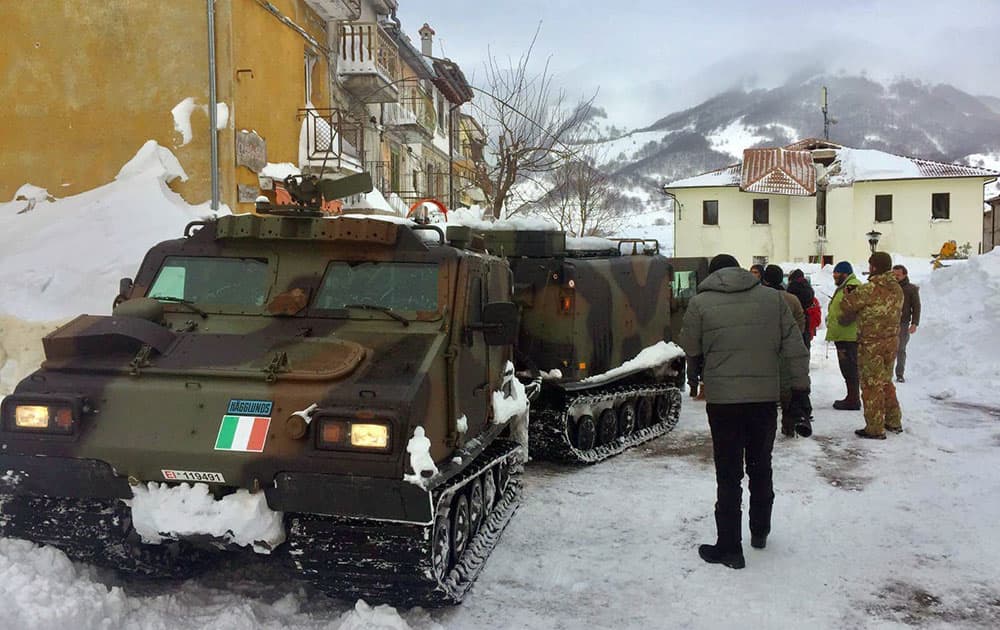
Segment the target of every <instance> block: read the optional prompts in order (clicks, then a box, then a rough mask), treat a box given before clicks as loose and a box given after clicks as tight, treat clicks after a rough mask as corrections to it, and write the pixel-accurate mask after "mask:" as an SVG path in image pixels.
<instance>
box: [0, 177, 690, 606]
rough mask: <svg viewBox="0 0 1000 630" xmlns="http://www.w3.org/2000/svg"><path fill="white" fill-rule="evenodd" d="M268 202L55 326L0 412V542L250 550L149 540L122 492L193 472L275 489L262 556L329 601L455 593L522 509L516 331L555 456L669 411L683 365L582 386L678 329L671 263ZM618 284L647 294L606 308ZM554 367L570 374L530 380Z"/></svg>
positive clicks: (227, 485)
mask: <svg viewBox="0 0 1000 630" xmlns="http://www.w3.org/2000/svg"><path fill="white" fill-rule="evenodd" d="M361 181H362V184H363V187H366V188H367V189H368V190H370V179H367V178H364V177H362V179H361ZM355 183H357V182H355ZM312 184H314V183H310V182H308V181H303V182H294V181H289V182H286V187H287V188H288V189H289V190H290V192H291V193H292V196H293V198H295V199H296V200H297V201H299V202H300V203H301V204H303V205H306V206H310V207H319V206H321V205H322V201H324V200H327V199H332V198H335V195H334V192H336V191H333V192H331V191H330V190H329V189H328V188H327V189H324V188H323V187H322V186H320V187H319V188H317V187H316V186H314V185H312ZM350 187H351V185H350V184H341V191H340V196H344V195H345V194H348V193H346V192H344V188H350ZM259 209H260V210H261V211H264V212H266V213H265V214H260V215H239V216H227V217H222V218H219V219H218V220H212V221H205V222H196V223H194V224H192V225H189V226H188V228H187V229H186V230H185V233H184V237H183V238H180V239H177V240H172V241H166V242H163V243H160V244H159V245H157V246H155V247H153V248H152V249H151V250H150V251H149V252H148V253H147V255H146V257H145V259H144V260H143V263H142V265H141V267H140V268H139V271H138V273H137V275H136V277H135V280H134V282H133V281H131V280H128V279H126V280H123V283H122V287H121V291H120V295H119V297H118V299H117V300H116V302H118V304H117V305H116V307H115V310H114V314H113V315H111V316H89V315H83V316H80V317H78V318H77V319H75V320H73V321H71V322H70V323H68V324H67V325H65V326H63V327H62V328H60V329H58V330H56V331H55V332H53V333H51V334H50V335H48V336H47V337H46V338H45V339H44V341H43V345H44V349H45V354H46V359H45V362H44V363H43V364H42V366H41V368H40V369H39V370H38V371H37V372H35V373H34V374H32V375H31V376H29V377H28V378H26V379H25V380H24V381H22V382H21V383H20V384H19V385H18V387H17V388H16V390H15V392H14V393H13V394H12V395H10V396H8V397H7V398H6V399H4V401H3V405H2V409H0V416H2V427H0V471H3V472H4V474H2V475H0V534H2V535H5V536H12V537H19V538H25V539H28V540H33V541H36V542H39V543H43V544H51V545H53V546H56V547H58V548H60V549H62V550H64V551H65V552H66V553H67V554H68V555H70V556H71V557H73V558H77V559H81V560H86V561H90V562H95V563H99V564H105V565H109V566H112V567H115V568H118V569H121V570H125V571H130V572H139V573H145V574H150V575H163V574H177V573H186V572H188V571H189V570H190V571H193V570H196V569H198V568H200V566H201V562H202V561H210V560H211V558H212V557H214V556H215V554H214V553H209V552H214V551H218V550H219V549H227V550H229V551H232V552H234V553H236V552H237V551H238V550H236V549H233V547H234V545H233V543H232V540H231V539H229V538H227V537H225V536H220V535H219V534H218V533H217V532H216V533H211V532H208V531H204V532H197V531H195V532H194V533H191V532H187V533H184V534H179V533H177V532H174V531H162V530H160V531H159V532H158V533H159V534H161V535H162V537H163V539H164V540H163V543H162V544H147V542H143V541H142V540H141V539H140V536H139V533H138V531H137V530H138V523H137V522H136V521H135V517H136V512H135V506H136V503H135V500H132V502H131V506H130V504H128V503H126V501H128V500H130V499H132V497H133V495H135V496H136V497H138V496H139V491H140V489H144V488H146V485H147V483H148V482H159V483H161V484H164V486H163V487H170V488H171V489H183V488H180V487H179V485H178V484H179V482H184V481H188V482H202V483H205V484H207V487H208V488H210V490H211V493H212V495H213V496H214V498H215V500H216V502H217V503H221V502H224V501H225V500H226V499H227V498H229V497H231V496H235V495H239V494H240V493H243V494H245V493H246V491H249V492H250V493H252V495H247V496H254V497H258V498H261V497H263V499H262V500H266V504H265V505H264V509H269V510H272V511H274V512H276V513H279V514H280V515H281V516H280V518H283V523H284V528H285V541H284V543H283V544H278V545H277V546H276V547H274V549H273V553H274V555H275V556H277V557H279V558H284V559H286V560H287V561H288V562H289V563H290V564H291V565H292V566H293V567H294V568H295V569H296V570H297V571H298V572H300V573H301V574H302V575H304V576H306V577H307V578H308V579H310V580H311V581H313V582H314V583H315V584H316V585H317V586H318V587H319V588H321V589H323V590H325V591H327V592H330V593H331V594H335V595H337V596H351V595H354V596H364V597H366V598H368V599H369V600H375V601H380V602H389V603H393V604H397V605H409V604H415V603H419V604H424V605H427V604H431V605H434V604H448V603H455V602H458V601H460V600H461V598H462V597H463V595H464V593H465V592H466V590H467V589H468V588H469V586H470V585H471V584H472V582H473V581H474V580H475V578H476V576H477V574H478V572H479V571H480V569H481V568H482V566H483V564H484V562H485V560H486V558H487V556H488V555H489V553H490V551H491V550H492V548H493V546H494V545H495V544H496V542H497V540H498V538H499V535H500V533H501V532H502V530H503V528H504V527H505V526H506V524H507V523H508V521H509V519H510V518H511V516H512V514H513V512H514V510H515V509H516V507H517V504H518V497H519V493H520V481H519V475H518V473H519V471H520V458H519V456H520V453H519V449H518V445H517V444H516V443H515V442H514V441H513V440H512V439H511V438H512V433H514V432H513V431H512V425H515V424H516V423H517V421H518V420H522V419H523V416H524V415H526V412H527V395H526V393H525V390H524V388H523V386H522V385H521V383H520V382H519V381H518V380H517V379H516V378H515V377H514V366H513V364H512V362H513V361H514V356H513V355H514V353H515V345H514V344H515V343H519V344H520V345H522V346H523V351H522V353H521V354H522V356H523V357H524V360H523V361H518V363H519V365H520V366H521V367H522V368H524V369H526V370H528V371H530V372H531V373H532V375H533V378H532V383H531V385H538V384H539V383H540V382H541V383H543V385H542V387H541V392H540V393H539V397H538V400H539V404H540V407H539V409H540V410H541V412H542V413H543V414H549V415H550V416H552V419H551V420H549V421H547V422H544V423H542V424H541V425H540V426H542V427H543V428H546V431H548V433H549V434H550V435H549V437H547V438H546V439H544V440H542V441H541V442H539V445H544V447H543V446H539V448H540V449H542V450H545V451H546V452H549V453H552V454H555V455H557V456H565V455H564V454H565V453H571V454H572V457H575V458H576V459H580V460H584V461H591V460H594V459H598V458H600V457H603V456H606V455H608V454H611V453H612V452H617V451H618V450H621V449H622V448H625V447H627V446H628V445H629V444H632V443H634V442H636V441H640V440H642V439H648V438H649V437H652V436H653V435H654V434H655V432H662V430H665V429H666V428H668V425H671V424H672V422H673V421H674V419H675V418H676V415H675V411H674V410H672V409H673V408H672V407H670V405H672V404H674V402H675V401H676V397H675V396H673V394H672V392H673V391H674V389H672V383H673V381H672V380H671V379H676V378H677V371H678V366H677V365H674V366H672V367H669V366H657V367H656V369H648V370H642V371H640V372H636V373H632V374H630V375H627V376H626V377H624V378H608V379H604V380H602V381H601V382H599V383H596V384H593V385H587V384H586V383H584V382H583V381H581V379H580V377H582V376H584V375H586V374H597V373H599V372H601V371H604V370H605V369H607V368H610V367H614V366H615V365H616V364H618V363H621V362H622V361H624V360H626V359H628V358H630V357H631V356H633V355H634V354H635V353H636V352H638V350H640V349H641V348H642V347H644V345H648V344H649V343H650V342H652V341H655V340H658V339H662V338H663V337H664V335H667V336H669V312H670V309H668V308H664V309H660V308H659V307H658V305H657V304H656V303H654V302H655V300H656V299H657V298H656V297H655V296H656V295H657V294H658V293H659V292H660V291H665V292H666V296H667V297H666V298H665V299H668V300H669V290H670V289H669V278H668V273H667V267H666V266H665V265H664V264H663V263H662V259H655V258H652V257H629V256H619V255H617V253H615V255H613V256H612V255H602V256H593V257H591V258H587V257H584V256H579V257H575V256H571V255H569V254H568V253H567V252H564V251H562V250H558V248H553V247H551V246H550V245H551V243H550V241H546V243H548V244H547V245H546V246H545V248H544V251H542V252H541V253H542V254H543V255H542V256H541V257H533V256H530V255H529V254H530V252H527V251H526V250H519V254H518V255H510V257H509V259H505V258H503V257H501V256H499V255H494V254H506V253H507V252H505V251H504V250H503V247H501V246H499V243H493V244H494V245H495V247H494V248H493V249H492V250H491V251H492V252H493V253H492V254H491V253H489V251H488V250H487V248H486V245H487V243H486V242H484V241H483V240H480V239H479V238H472V236H471V234H470V231H469V230H468V229H461V228H459V229H455V230H452V231H451V234H447V235H446V233H445V232H443V231H442V230H441V229H440V228H439V227H436V226H421V225H416V224H414V223H411V222H400V221H391V220H383V219H379V218H376V217H371V218H364V217H341V218H335V219H331V218H324V217H322V216H320V215H319V213H318V212H314V211H303V210H302V209H301V208H274V207H269V205H268V204H262V205H261V206H260V207H259ZM537 236H538V235H534V236H531V235H527V236H523V237H518V238H527V239H529V240H530V239H531V238H535V237H537ZM490 238H493V239H497V238H504V235H503V234H501V233H499V232H498V233H495V234H493V235H492V236H491V237H490ZM543 238H544V239H551V234H549V235H548V236H544V237H543ZM557 250H558V251H557ZM511 254H513V252H511ZM608 254H610V252H609V253H608ZM653 260H657V262H656V264H655V265H651V264H648V263H650V261H653ZM512 268H513V269H514V270H515V274H513V275H512V274H511V269H512ZM514 283H516V286H514ZM654 292H656V293H654ZM515 294H516V296H517V301H518V302H520V303H521V304H522V307H523V310H524V313H525V315H524V326H523V327H520V326H519V321H518V307H517V306H516V305H515V304H514V296H515ZM623 295H626V296H629V297H631V298H632V299H633V301H635V303H636V304H637V305H638V304H639V302H642V303H643V304H644V305H643V306H636V307H635V308H634V310H631V309H629V308H627V307H626V308H622V307H620V306H619V305H617V304H614V302H615V301H618V300H620V299H621V298H622V296H623ZM640 297H641V298H642V299H641V300H640ZM660 299H664V298H662V296H661V298H660ZM647 301H648V302H650V303H649V304H645V302H647ZM552 308H555V309H557V311H558V313H556V312H550V311H551V309H552ZM661 311H662V313H665V315H664V314H662V313H661ZM616 322H617V323H616ZM618 330H621V331H622V334H618V333H617V331H618ZM519 333H520V339H518V335H519ZM581 340H586V341H584V342H581ZM578 346H579V347H578ZM556 367H558V368H560V369H563V370H565V373H566V374H567V375H568V376H566V377H563V378H561V379H556V380H553V381H542V380H541V377H540V371H539V370H540V369H546V370H551V369H552V368H556ZM534 389H535V390H536V391H534V393H538V392H537V388H534ZM658 397H660V398H663V399H665V400H669V403H670V404H664V405H661V403H659V402H657V400H658ZM609 401H611V402H609ZM612 403H613V404H614V405H617V407H613V406H612ZM650 405H652V406H653V409H654V410H655V411H654V413H655V412H660V413H661V414H662V416H663V417H662V418H661V420H660V421H659V426H658V427H656V428H655V431H654V430H653V426H644V422H643V420H642V418H643V417H645V416H644V415H643V414H648V408H649V407H650ZM623 406H624V407H626V408H628V407H629V406H631V407H632V408H633V412H629V413H620V408H621V407H623ZM612 408H614V409H615V410H616V414H617V417H620V418H622V420H618V421H616V423H615V428H614V430H613V431H612V430H611V429H610V428H609V427H607V426H605V425H604V424H600V423H598V425H597V426H598V427H599V429H601V430H599V431H598V432H597V435H596V437H594V438H593V445H589V444H588V443H587V442H586V440H587V439H588V438H587V437H586V431H587V429H586V427H587V426H588V425H587V423H586V422H581V418H579V417H576V416H577V415H579V414H582V413H583V411H584V410H585V409H591V410H592V411H591V412H590V413H591V415H593V414H597V416H596V417H598V418H601V417H603V416H604V415H605V410H607V409H612ZM632 414H634V415H635V416H636V420H635V423H634V424H632V423H631V421H630V420H629V417H630V416H631V415H632ZM570 416H573V418H572V422H569V419H570ZM581 426H582V427H584V429H582V432H583V434H584V437H583V438H582V440H583V442H582V443H581V437H580V435H581V428H580V427H581ZM570 427H572V428H570ZM635 427H638V428H635ZM601 431H603V432H601ZM612 433H614V437H612ZM560 440H563V442H565V444H563V442H560ZM602 449H603V450H602ZM427 462H433V463H431V464H427Z"/></svg>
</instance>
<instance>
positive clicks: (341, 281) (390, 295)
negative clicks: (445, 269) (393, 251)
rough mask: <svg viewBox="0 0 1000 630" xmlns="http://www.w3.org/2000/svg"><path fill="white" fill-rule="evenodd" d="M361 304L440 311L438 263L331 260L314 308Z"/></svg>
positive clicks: (395, 309) (322, 308) (333, 308)
mask: <svg viewBox="0 0 1000 630" xmlns="http://www.w3.org/2000/svg"><path fill="white" fill-rule="evenodd" d="M362 304H363V305H368V306H378V307H384V308H389V309H392V310H394V311H437V310H438V267H437V265H428V264H421V263H397V262H361V263H347V262H331V263H330V264H329V265H328V266H327V268H326V273H325V274H324V275H323V282H322V284H321V285H320V288H319V291H318V292H317V293H316V298H315V300H314V302H313V308H316V309H320V310H336V309H345V308H349V307H351V306H357V305H362Z"/></svg>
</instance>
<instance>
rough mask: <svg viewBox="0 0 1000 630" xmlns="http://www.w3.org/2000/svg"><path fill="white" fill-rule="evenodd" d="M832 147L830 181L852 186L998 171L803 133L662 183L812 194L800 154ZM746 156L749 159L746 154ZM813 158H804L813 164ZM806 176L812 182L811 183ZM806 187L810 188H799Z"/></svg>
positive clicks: (992, 174)
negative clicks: (740, 158) (779, 144)
mask: <svg viewBox="0 0 1000 630" xmlns="http://www.w3.org/2000/svg"><path fill="white" fill-rule="evenodd" d="M817 149H832V150H833V151H834V152H835V153H836V158H834V161H833V164H831V165H830V167H829V169H828V173H829V175H830V177H829V183H830V185H831V186H851V185H853V184H854V183H855V182H865V181H883V180H898V179H938V178H951V177H997V176H998V175H1000V173H998V172H997V171H993V170H990V169H986V168H979V167H975V166H966V165H964V164H950V163H947V162H935V161H933V160H925V159H922V158H911V157H906V156H903V155H895V154H893V153H886V152H885V151H877V150H874V149H852V148H850V147H845V146H842V145H839V144H836V143H833V142H829V141H827V140H820V139H817V138H807V139H805V140H800V141H798V142H795V143H793V144H790V145H788V146H786V147H784V148H783V149H782V148H763V149H747V150H746V151H744V153H743V155H744V161H743V162H741V163H739V164H734V165H731V166H727V167H724V168H721V169H716V170H714V171H709V172H707V173H702V174H701V175H696V176H694V177H688V178H685V179H680V180H677V181H675V182H671V183H669V184H666V185H665V186H664V188H665V189H671V188H710V187H717V186H739V187H740V189H741V190H744V191H747V192H758V193H768V194H780V195H812V194H815V191H816V172H815V170H816V169H815V168H811V169H805V170H806V171H810V170H811V171H812V175H811V178H812V179H811V180H810V179H809V178H810V176H809V175H804V174H803V173H802V170H803V165H802V163H801V160H802V159H803V156H804V155H810V154H809V151H814V150H817ZM748 156H749V157H750V160H748V159H747V158H748ZM812 161H813V160H812V159H810V161H809V163H810V165H811V164H812ZM810 181H811V184H810ZM805 190H810V191H811V192H804V191H805Z"/></svg>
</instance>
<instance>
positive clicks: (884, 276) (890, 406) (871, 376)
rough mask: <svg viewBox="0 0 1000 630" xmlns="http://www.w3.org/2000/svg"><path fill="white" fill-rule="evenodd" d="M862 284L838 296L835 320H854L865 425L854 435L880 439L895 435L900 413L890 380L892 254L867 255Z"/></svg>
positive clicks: (896, 300) (895, 327)
mask: <svg viewBox="0 0 1000 630" xmlns="http://www.w3.org/2000/svg"><path fill="white" fill-rule="evenodd" d="M868 265H869V267H868V271H869V277H868V283H867V284H865V285H863V286H861V287H858V289H857V290H855V291H854V292H853V293H850V294H849V295H846V296H844V299H843V301H842V302H841V303H840V304H841V306H840V309H841V314H840V323H841V324H844V325H847V324H850V323H851V322H853V321H855V320H857V322H858V367H859V369H860V372H861V400H862V402H863V403H864V408H865V428H864V429H858V430H857V431H855V433H856V434H857V435H858V436H860V437H863V438H870V439H876V440H884V439H885V432H886V430H889V431H892V432H894V433H900V432H902V430H903V426H902V411H900V408H899V401H897V400H896V386H895V385H893V383H892V365H893V361H894V360H895V357H896V348H897V346H898V345H899V315H900V311H901V310H902V308H903V291H902V289H900V287H899V283H898V282H897V281H896V278H895V277H894V276H893V275H892V271H891V268H892V257H891V256H889V254H887V253H885V252H875V253H874V254H872V256H871V258H869V259H868Z"/></svg>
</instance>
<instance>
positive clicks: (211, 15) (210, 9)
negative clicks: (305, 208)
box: [205, 0, 219, 212]
mask: <svg viewBox="0 0 1000 630" xmlns="http://www.w3.org/2000/svg"><path fill="white" fill-rule="evenodd" d="M205 10H206V11H207V13H208V124H209V129H210V133H209V138H210V142H209V144H210V146H211V148H212V149H211V150H212V158H211V169H212V211H213V212H217V211H218V210H219V107H218V105H217V104H216V102H215V99H216V95H215V0H206V9H205Z"/></svg>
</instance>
